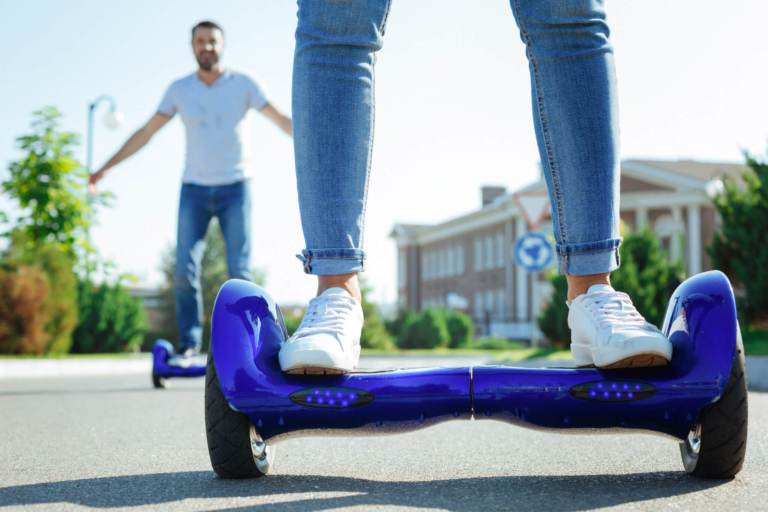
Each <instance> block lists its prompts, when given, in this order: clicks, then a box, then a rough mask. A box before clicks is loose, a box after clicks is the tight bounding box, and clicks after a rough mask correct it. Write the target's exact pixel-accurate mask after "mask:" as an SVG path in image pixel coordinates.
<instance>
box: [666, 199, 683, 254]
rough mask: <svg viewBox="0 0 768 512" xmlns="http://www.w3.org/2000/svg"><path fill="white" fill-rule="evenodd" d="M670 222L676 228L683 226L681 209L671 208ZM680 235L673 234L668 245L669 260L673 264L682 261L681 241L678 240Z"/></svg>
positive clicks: (677, 207)
mask: <svg viewBox="0 0 768 512" xmlns="http://www.w3.org/2000/svg"><path fill="white" fill-rule="evenodd" d="M672 220H673V221H675V225H676V226H680V225H682V224H683V209H682V207H680V206H673V207H672ZM680 236H681V235H680V233H673V234H672V237H671V239H670V244H669V258H670V260H672V262H673V263H676V262H678V261H680V260H681V259H683V241H682V240H681V239H680Z"/></svg>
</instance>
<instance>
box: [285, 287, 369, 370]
mask: <svg viewBox="0 0 768 512" xmlns="http://www.w3.org/2000/svg"><path fill="white" fill-rule="evenodd" d="M362 329H363V308H362V306H361V305H360V302H358V301H357V300H356V299H354V298H353V297H352V296H351V295H350V294H349V292H347V291H346V290H344V289H343V288H329V289H328V290H325V291H324V292H323V293H322V294H321V295H320V296H319V297H315V298H314V299H312V300H310V301H309V307H308V308H307V312H306V313H304V318H303V319H302V320H301V324H300V325H299V328H298V329H297V330H296V332H295V333H294V335H293V336H291V338H290V339H289V340H287V341H285V342H284V343H283V345H282V347H281V348H280V354H279V356H278V357H279V359H280V368H282V370H283V371H284V372H286V373H294V374H296V373H298V374H308V375H322V374H338V373H348V372H350V371H352V370H353V369H354V368H355V366H357V362H358V360H359V359H360V332H361V331H362Z"/></svg>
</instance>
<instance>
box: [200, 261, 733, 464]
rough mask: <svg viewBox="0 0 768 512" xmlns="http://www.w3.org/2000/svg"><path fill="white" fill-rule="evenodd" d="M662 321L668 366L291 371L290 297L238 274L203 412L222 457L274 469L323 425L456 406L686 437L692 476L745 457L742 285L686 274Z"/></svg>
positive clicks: (543, 426) (431, 419) (346, 425)
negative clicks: (278, 456) (286, 449)
mask: <svg viewBox="0 0 768 512" xmlns="http://www.w3.org/2000/svg"><path fill="white" fill-rule="evenodd" d="M662 330H663V332H664V333H665V334H666V335H667V336H668V337H669V339H670V341H671V342H672V344H673V347H674V352H673V357H672V362H671V363H670V364H669V365H667V366H662V367H653V368H640V369H631V368H624V369H619V370H600V369H597V368H579V369H573V368H546V369H530V368H512V367H503V366H476V367H464V368H416V369H391V370H380V369H376V370H365V369H357V370H354V371H353V372H352V373H349V374H345V375H311V376H306V375H288V374H284V373H283V372H281V371H280V365H279V362H278V357H277V355H278V351H279V350H280V344H281V343H282V342H283V341H284V340H286V339H287V338H288V334H287V332H286V329H285V323H284V321H283V318H282V314H281V312H280V308H279V307H278V306H277V304H275V302H274V300H273V299H272V297H270V295H269V294H268V293H267V292H266V291H265V290H264V289H262V288H260V287H259V286H257V285H255V284H252V283H249V282H246V281H238V280H231V281H228V282H227V283H226V284H225V285H224V286H223V287H222V288H221V291H220V292H219V294H218V297H217V298H216V304H215V306H214V311H213V328H212V334H211V350H210V351H209V352H208V363H207V371H206V389H205V407H206V410H205V421H206V430H207V439H208V451H209V454H210V457H211V464H212V466H213V470H214V471H215V472H216V473H217V474H218V475H219V476H222V477H225V478H251V477H258V476H262V475H265V474H266V473H267V472H269V469H270V467H271V466H272V464H273V461H274V455H275V451H274V450H275V445H276V444H277V443H278V442H280V441H282V440H285V439H290V438H294V437H300V436H324V435H337V436H338V435H360V436H362V435H382V434H395V433H402V432H408V431H412V430H419V429H422V428H426V427H428V426H431V425H436V424H438V423H441V422H443V421H449V420H457V421H461V420H465V421H466V420H469V419H470V418H474V419H475V420H496V421H505V422H508V423H511V424H513V425H517V426H520V427H525V428H530V429H535V430H544V431H555V432H562V433H574V434H576V433H578V434H585V433H586V434H599V433H610V434H613V433H652V434H658V435H662V436H665V437H668V438H671V439H674V440H676V441H678V443H680V452H681V454H682V459H683V465H684V467H685V469H686V471H687V472H688V473H690V474H692V475H695V476H702V477H710V478H726V477H731V476H733V475H735V474H736V473H738V472H739V471H740V470H741V467H742V464H743V461H744V453H745V450H746V439H747V381H746V373H745V369H744V354H743V348H742V342H741V334H740V332H739V327H738V323H737V319H736V306H735V303H734V297H733V290H732V289H731V286H730V283H729V282H728V280H727V278H726V277H725V276H724V275H723V274H722V273H720V272H707V273H704V274H699V275H697V276H695V277H693V278H691V279H688V280H687V281H686V282H684V283H683V284H682V285H680V286H679V287H678V288H677V290H676V291H675V293H674V295H673V296H672V298H671V300H670V303H669V306H668V307H667V312H666V316H665V318H664V324H663V326H662Z"/></svg>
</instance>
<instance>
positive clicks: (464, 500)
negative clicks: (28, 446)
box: [0, 471, 728, 511]
mask: <svg viewBox="0 0 768 512" xmlns="http://www.w3.org/2000/svg"><path fill="white" fill-rule="evenodd" d="M727 482H728V480H699V479H694V478H692V477H690V476H688V475H687V474H685V473H684V472H673V471H668V472H655V473H634V474H626V475H578V476H576V475H574V476H508V477H504V476H499V477H479V478H457V479H454V480H436V481H424V482H382V481H375V480H366V479H358V478H347V477H326V476H291V475H270V476H268V477H266V478H259V479H253V480H224V479H221V478H218V477H216V476H215V475H214V473H213V472H211V471H189V472H179V473H158V474H152V475H135V476H117V477H107V478H92V479H82V480H69V481H65V482H51V483H41V484H31V485H19V486H15V487H5V488H0V506H8V505H32V504H56V503H73V504H80V505H85V506H89V507H96V508H113V507H138V506H150V507H153V506H154V508H156V506H157V505H162V504H171V503H173V502H179V501H181V500H189V499H195V498H203V499H206V500H210V499H217V498H218V499H227V498H237V501H236V502H235V503H237V505H238V506H236V507H234V508H225V509H224V510H245V509H260V508H267V507H270V509H272V508H275V509H285V510H327V509H331V508H337V507H354V506H363V507H367V506H411V507H439V508H444V509H447V510H457V511H458V510H467V509H472V508H474V509H478V510H484V509H505V508H506V509H532V510H533V509H537V510H551V509H557V510H565V511H573V510H585V509H586V510H589V509H594V508H601V507H609V506H614V505H621V504H625V503H633V502H643V501H647V500H654V499H659V498H668V497H672V496H678V495H682V494H688V493H693V492H697V491H701V490H704V489H709V488H712V487H716V486H719V485H723V484H724V483H727ZM328 493H342V494H345V495H344V496H328ZM244 498H245V499H246V502H248V501H250V500H247V498H254V499H256V500H258V502H256V501H253V502H251V503H250V504H248V505H245V506H240V505H242V504H243V499H244ZM216 501H217V502H216V503H215V505H214V503H208V505H209V506H218V507H221V506H224V507H226V506H227V504H226V503H221V501H219V500H216ZM233 504H234V503H233ZM190 505H191V504H190V503H187V504H186V506H190Z"/></svg>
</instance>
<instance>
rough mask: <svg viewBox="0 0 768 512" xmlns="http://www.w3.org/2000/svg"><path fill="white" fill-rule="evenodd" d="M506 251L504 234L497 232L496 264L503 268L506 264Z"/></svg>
mask: <svg viewBox="0 0 768 512" xmlns="http://www.w3.org/2000/svg"><path fill="white" fill-rule="evenodd" d="M506 252H507V251H506V249H505V244H504V235H503V234H501V233H499V234H498V235H496V266H497V267H498V268H505V267H506V266H507V261H506V258H505V256H506Z"/></svg>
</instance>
